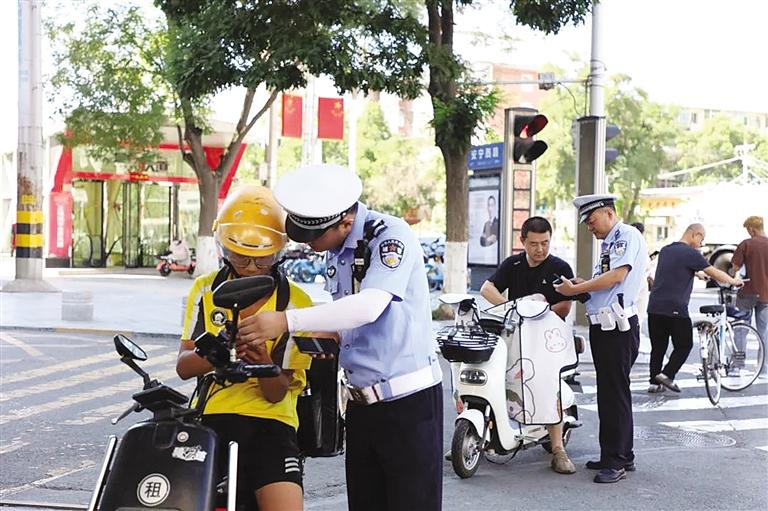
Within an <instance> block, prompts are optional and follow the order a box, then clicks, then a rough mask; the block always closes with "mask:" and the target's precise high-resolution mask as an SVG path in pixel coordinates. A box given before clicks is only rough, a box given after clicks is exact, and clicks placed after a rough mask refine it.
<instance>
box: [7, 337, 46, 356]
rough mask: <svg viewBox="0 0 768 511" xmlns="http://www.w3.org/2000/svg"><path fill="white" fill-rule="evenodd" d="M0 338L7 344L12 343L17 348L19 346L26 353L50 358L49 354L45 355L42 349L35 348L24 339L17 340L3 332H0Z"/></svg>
mask: <svg viewBox="0 0 768 511" xmlns="http://www.w3.org/2000/svg"><path fill="white" fill-rule="evenodd" d="M0 340H2V341H4V342H7V343H8V344H10V345H13V346H15V347H17V348H20V349H21V350H22V351H24V353H26V354H27V355H29V356H31V357H40V358H50V357H49V356H47V355H45V354H44V353H43V352H42V351H40V350H39V349H37V348H35V347H34V346H30V345H29V344H27V343H25V342H24V341H22V340H19V339H17V338H15V337H13V336H12V335H9V334H7V333H5V332H0Z"/></svg>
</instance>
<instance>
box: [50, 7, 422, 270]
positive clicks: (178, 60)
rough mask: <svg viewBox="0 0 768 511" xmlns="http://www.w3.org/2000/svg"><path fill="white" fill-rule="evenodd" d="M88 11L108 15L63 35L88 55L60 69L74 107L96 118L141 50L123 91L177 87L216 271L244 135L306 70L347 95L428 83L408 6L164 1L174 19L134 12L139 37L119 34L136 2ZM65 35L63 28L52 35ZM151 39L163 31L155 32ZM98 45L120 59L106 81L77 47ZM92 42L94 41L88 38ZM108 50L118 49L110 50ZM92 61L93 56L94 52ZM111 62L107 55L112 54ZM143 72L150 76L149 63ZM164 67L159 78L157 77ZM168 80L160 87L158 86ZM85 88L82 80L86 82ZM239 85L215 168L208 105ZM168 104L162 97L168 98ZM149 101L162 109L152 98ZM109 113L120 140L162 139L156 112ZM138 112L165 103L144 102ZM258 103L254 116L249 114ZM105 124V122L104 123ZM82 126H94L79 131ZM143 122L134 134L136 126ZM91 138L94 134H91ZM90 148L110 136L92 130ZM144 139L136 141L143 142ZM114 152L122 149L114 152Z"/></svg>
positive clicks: (409, 92) (205, 256)
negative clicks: (229, 181) (222, 215)
mask: <svg viewBox="0 0 768 511" xmlns="http://www.w3.org/2000/svg"><path fill="white" fill-rule="evenodd" d="M91 5H92V6H94V7H91V8H90V11H89V17H95V18H97V19H101V20H102V21H103V22H101V23H100V24H99V25H98V26H94V27H92V30H90V31H89V32H87V33H85V34H80V33H77V31H75V30H72V31H70V32H69V35H70V37H69V38H67V37H64V41H63V42H64V45H65V46H67V48H69V49H72V50H73V51H79V52H80V55H82V58H81V59H69V60H65V62H66V64H65V65H64V66H62V67H69V68H71V69H70V71H71V72H70V73H69V74H67V75H66V77H67V78H66V80H64V79H62V82H61V84H62V85H66V86H68V88H69V89H70V90H73V91H74V92H75V94H74V97H73V101H72V103H71V104H70V105H69V108H68V109H67V113H69V112H74V111H76V109H77V106H79V105H86V106H88V107H89V108H88V110H89V115H90V116H91V117H90V118H91V119H93V118H99V117H98V116H97V115H96V114H95V113H94V112H102V113H103V110H102V109H101V108H102V103H101V102H100V101H98V100H99V98H101V97H109V96H114V95H115V90H114V87H113V86H114V85H115V84H118V83H120V82H121V80H122V78H123V72H124V69H123V66H122V63H124V62H128V63H131V61H130V59H126V58H125V57H123V55H128V56H135V55H139V56H141V59H142V60H141V61H140V62H139V64H137V65H136V66H135V68H136V73H135V77H134V76H133V75H132V76H131V79H132V80H134V81H135V82H136V83H137V84H141V85H147V87H145V88H139V87H134V88H133V89H131V90H130V91H128V92H127V93H126V96H127V97H128V98H129V100H130V101H133V102H136V103H137V104H139V103H141V101H143V100H145V99H146V95H147V94H148V92H149V91H152V90H157V91H159V92H161V93H162V92H163V91H165V90H170V91H171V93H172V95H170V96H164V98H165V103H166V104H167V103H172V104H173V106H174V108H173V117H174V118H175V119H176V120H177V122H178V133H179V138H180V144H179V145H180V147H182V149H181V151H182V157H183V159H184V161H185V162H186V163H187V164H188V165H189V166H190V167H191V168H192V169H193V170H194V172H195V175H196V176H197V179H198V185H199V190H200V218H199V228H198V252H197V253H198V263H199V265H198V268H199V269H200V270H203V271H204V270H205V269H206V268H207V267H211V266H213V261H214V257H213V253H214V251H213V242H212V237H211V235H212V232H211V226H212V224H213V219H214V218H215V215H216V210H217V202H218V201H217V198H218V193H219V189H220V187H221V184H222V182H223V179H224V177H225V176H226V175H227V173H228V171H229V169H230V168H231V166H232V163H233V161H234V158H235V156H236V154H237V152H238V150H239V148H240V144H241V143H242V141H243V139H244V137H245V135H246V134H247V133H248V132H249V131H250V129H251V128H252V127H253V125H254V124H255V123H256V121H257V120H258V119H259V118H260V117H261V116H262V115H263V114H264V113H265V112H266V111H267V110H268V108H269V107H270V106H271V105H272V103H273V102H274V100H275V98H276V97H277V95H278V94H279V93H280V92H282V91H287V90H291V89H294V88H301V87H304V86H305V85H306V77H307V76H308V75H316V76H319V75H323V74H324V75H327V76H330V77H331V79H332V80H333V81H334V83H335V85H336V87H337V88H338V90H339V91H340V92H346V91H351V90H360V91H361V92H363V93H367V92H368V91H372V90H377V91H386V92H391V93H395V94H398V95H400V96H402V97H408V98H412V97H415V96H417V95H418V93H419V91H420V89H421V83H420V79H421V69H422V67H423V64H424V62H425V60H424V55H423V52H422V51H421V48H422V47H423V45H424V39H425V31H424V27H423V26H422V25H421V23H420V22H419V20H418V19H417V18H416V17H415V16H414V15H413V13H412V12H411V11H409V9H408V8H407V5H406V6H404V5H403V4H401V2H394V1H386V0H380V1H379V0H360V1H357V2H351V1H347V0H336V1H325V2H315V1H312V0H299V1H295V0H281V1H274V2H260V1H257V0H219V1H217V2H203V1H185V0H155V5H156V6H157V7H159V8H160V9H161V10H162V12H163V13H164V14H165V25H162V24H161V23H160V22H158V24H157V25H151V24H145V25H142V24H141V21H142V20H146V19H147V17H142V16H138V15H137V16H135V19H132V21H131V22H132V23H134V24H135V30H133V32H135V33H136V34H138V35H146V36H147V38H148V40H149V41H151V44H148V43H147V39H142V38H141V37H126V38H121V37H119V36H118V35H116V34H120V33H122V32H123V29H124V17H123V16H122V14H124V13H125V12H132V13H138V12H139V9H138V8H137V7H135V6H134V7H126V8H124V9H106V12H107V13H108V14H107V15H101V14H100V13H102V12H104V11H103V10H100V9H98V8H97V7H95V6H96V5H97V3H95V2H92V3H91ZM54 32H57V33H58V34H62V35H67V32H66V31H65V30H64V31H62V30H60V31H55V30H54ZM150 34H154V35H152V36H151V37H150ZM81 35H82V36H83V37H85V38H87V40H88V41H91V42H95V43H98V41H99V39H102V40H104V41H106V42H107V43H108V44H107V45H106V46H105V52H107V53H109V54H110V55H112V56H114V58H112V60H114V61H115V62H116V65H114V66H110V67H109V68H106V69H104V71H103V75H102V76H103V77H104V78H103V79H94V74H93V73H92V72H90V70H89V68H88V67H84V63H85V60H87V59H88V58H89V48H88V46H82V45H80V44H79V42H78V41H79V38H80V36H81ZM91 46H94V45H93V44H91ZM107 57H109V55H107ZM92 60H95V59H92ZM107 60H110V58H108V59H107ZM142 67H143V69H144V71H145V74H141V72H140V71H141V69H142ZM158 71H160V73H158ZM162 79H164V80H165V82H163V86H161V87H158V88H157V89H154V88H153V86H152V85H151V84H153V83H155V81H156V80H162ZM81 83H85V84H86V85H85V86H79V85H80V84H81ZM260 87H261V88H263V89H266V90H267V91H268V98H267V99H266V101H264V103H263V104H260V105H256V106H254V101H255V100H256V98H257V90H258V89H259V88H260ZM232 88H242V89H243V90H244V95H243V106H242V110H241V113H240V116H239V118H238V119H237V122H236V127H235V133H234V134H233V136H232V139H231V141H230V142H229V143H228V144H227V147H226V148H225V151H224V153H223V155H222V157H221V159H220V161H219V163H218V165H216V166H215V168H211V167H210V166H209V164H208V162H207V160H206V158H205V153H204V152H203V145H202V138H203V134H204V133H205V132H206V124H205V119H206V117H207V112H206V110H205V108H204V107H205V104H206V101H207V100H208V99H209V98H210V97H211V96H212V95H213V94H216V93H218V92H221V91H223V90H225V89H232ZM163 102H164V101H163V100H161V101H159V103H161V104H162V103H163ZM141 104H149V105H150V106H152V105H155V102H145V103H141ZM107 107H109V108H110V109H109V110H108V111H107V112H106V113H107V114H109V115H112V116H114V115H116V114H118V113H119V114H118V115H125V117H126V128H125V131H124V132H121V133H120V136H121V137H123V142H124V143H125V142H128V143H131V144H133V145H136V146H139V147H141V146H143V147H146V146H147V145H148V143H150V142H151V141H153V140H156V138H151V137H144V138H141V137H140V136H139V133H143V132H142V130H141V129H138V128H142V127H146V126H147V125H150V126H151V125H152V124H153V123H156V124H155V126H156V127H157V128H159V127H160V126H161V125H162V122H160V121H159V120H158V119H157V117H156V116H155V117H154V118H153V120H152V123H149V122H147V120H146V119H145V120H144V121H143V122H142V123H140V124H139V125H137V124H136V123H135V122H134V121H133V119H135V116H133V115H129V114H133V113H134V111H135V110H136V109H129V108H119V104H118V106H115V107H114V108H112V107H111V106H110V105H109V104H107ZM138 110H139V112H140V113H143V112H146V111H150V112H153V113H155V114H156V113H157V110H156V109H153V108H149V107H144V108H141V109H138ZM252 110H254V112H252ZM103 124H104V125H108V123H103ZM81 128H85V127H84V126H81ZM134 128H136V133H134V131H133V130H134ZM83 131H84V132H85V133H91V132H92V130H88V129H84V130H83ZM87 140H88V141H89V142H90V143H91V144H95V145H99V144H101V139H100V138H98V137H95V136H92V135H89V136H88V137H87ZM134 142H135V143H134ZM112 150H114V146H113V147H112Z"/></svg>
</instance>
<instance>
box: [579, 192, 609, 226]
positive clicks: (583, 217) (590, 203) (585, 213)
mask: <svg viewBox="0 0 768 511" xmlns="http://www.w3.org/2000/svg"><path fill="white" fill-rule="evenodd" d="M616 199H618V197H616V196H615V195H611V194H609V193H595V194H592V195H581V196H579V197H576V198H575V199H573V205H574V206H575V207H576V208H578V210H579V223H583V222H586V221H587V218H589V214H590V213H592V212H593V211H594V210H596V209H599V208H604V207H606V206H613V203H614V202H616Z"/></svg>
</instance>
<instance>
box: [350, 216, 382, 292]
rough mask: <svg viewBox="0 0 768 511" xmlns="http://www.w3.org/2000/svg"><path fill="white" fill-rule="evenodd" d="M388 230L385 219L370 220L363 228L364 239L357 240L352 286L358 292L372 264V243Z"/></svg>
mask: <svg viewBox="0 0 768 511" xmlns="http://www.w3.org/2000/svg"><path fill="white" fill-rule="evenodd" d="M386 230H387V224H386V223H384V220H383V219H381V218H379V219H378V220H368V221H367V222H365V227H364V228H363V239H361V240H357V246H356V247H355V253H354V256H355V257H354V260H353V262H352V288H353V289H354V292H355V293H357V292H358V290H359V289H360V282H362V281H363V279H364V278H365V274H366V273H367V272H368V267H369V266H370V265H371V248H370V246H369V245H370V244H371V241H373V240H374V239H375V238H376V237H377V236H378V235H379V234H381V233H382V232H384V231H386Z"/></svg>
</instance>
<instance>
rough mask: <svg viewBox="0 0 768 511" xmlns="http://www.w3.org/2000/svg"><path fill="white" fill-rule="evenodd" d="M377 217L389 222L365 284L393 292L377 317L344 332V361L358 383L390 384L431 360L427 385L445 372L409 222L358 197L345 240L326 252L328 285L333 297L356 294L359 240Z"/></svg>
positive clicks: (350, 378) (374, 250)
mask: <svg viewBox="0 0 768 511" xmlns="http://www.w3.org/2000/svg"><path fill="white" fill-rule="evenodd" d="M378 219H383V220H384V222H385V224H386V226H387V228H386V229H385V230H384V231H383V232H381V233H379V235H378V236H377V237H376V238H374V239H373V240H372V241H371V243H370V245H369V247H370V249H371V262H370V266H369V268H368V271H367V273H366V275H365V278H364V279H363V280H362V282H361V289H367V288H374V289H381V290H383V291H387V292H388V293H391V294H392V297H393V298H392V301H391V302H390V304H389V305H388V306H387V308H386V309H384V312H383V313H382V314H381V316H379V318H378V319H377V320H376V321H374V322H373V323H369V324H367V325H363V326H361V327H359V328H355V329H352V330H344V331H342V332H340V333H341V351H340V354H339V363H340V364H341V367H342V368H344V371H345V373H346V375H347V380H348V381H349V383H350V384H351V385H354V386H355V387H367V386H370V385H373V384H376V383H379V384H382V385H383V386H385V385H386V382H387V381H388V380H389V379H391V378H394V377H396V376H401V375H404V374H408V373H411V372H414V371H418V370H420V369H424V368H425V367H429V366H432V368H433V375H434V381H433V382H432V383H430V384H429V385H425V386H424V387H423V388H427V387H430V386H432V385H435V384H437V383H438V382H440V381H442V376H441V373H440V369H439V365H438V362H437V355H436V353H435V341H434V339H433V334H432V312H431V309H430V300H429V286H428V284H427V275H426V272H425V270H424V259H423V254H422V248H421V244H420V243H419V240H418V238H417V237H416V234H415V233H414V232H413V231H412V230H411V228H410V227H409V226H408V224H406V223H405V222H404V221H403V220H402V219H400V218H396V217H393V216H390V215H384V214H381V213H378V212H375V211H371V210H369V209H368V208H367V207H366V206H365V205H364V204H362V203H358V209H357V215H356V217H355V222H354V224H353V226H352V231H351V233H350V234H349V236H348V237H347V239H346V240H345V242H344V245H343V246H342V247H340V248H339V249H336V250H329V251H328V253H327V255H326V268H327V269H326V284H325V289H326V291H328V292H329V293H330V294H331V295H332V296H333V299H334V300H336V299H339V298H342V297H344V296H347V295H350V294H352V292H353V289H352V262H353V257H354V249H355V247H356V245H357V240H361V239H363V232H364V227H365V223H366V222H367V221H369V220H374V221H375V220H378ZM416 390H421V389H414V391H416Z"/></svg>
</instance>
